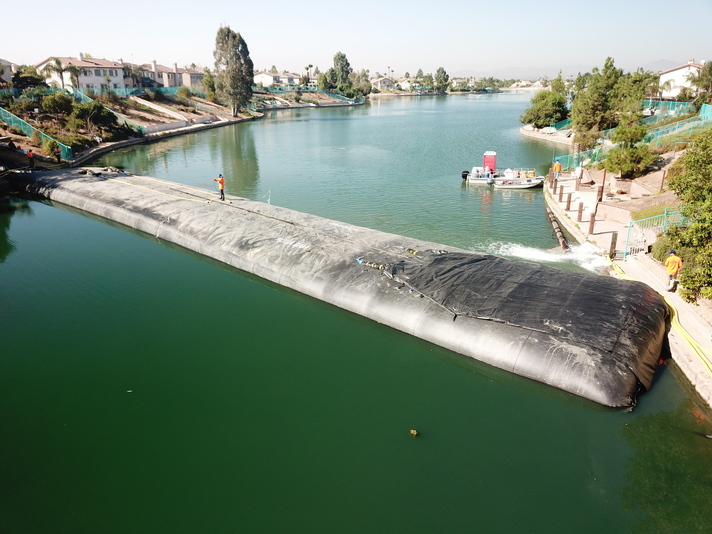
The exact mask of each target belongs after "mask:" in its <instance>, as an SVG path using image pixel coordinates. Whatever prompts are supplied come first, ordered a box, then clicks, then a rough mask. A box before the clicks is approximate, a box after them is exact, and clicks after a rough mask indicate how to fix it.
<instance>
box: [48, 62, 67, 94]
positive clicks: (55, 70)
mask: <svg viewBox="0 0 712 534" xmlns="http://www.w3.org/2000/svg"><path fill="white" fill-rule="evenodd" d="M65 72H67V67H65V66H64V65H63V64H62V61H61V60H60V59H59V58H57V57H52V58H50V63H47V65H45V66H44V68H43V69H42V74H43V75H44V76H45V78H49V77H50V76H52V75H53V74H56V75H57V76H59V81H60V82H61V83H62V89H64V73H65Z"/></svg>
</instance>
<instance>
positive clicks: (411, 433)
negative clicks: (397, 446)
mask: <svg viewBox="0 0 712 534" xmlns="http://www.w3.org/2000/svg"><path fill="white" fill-rule="evenodd" d="M410 435H411V436H413V437H415V436H417V435H418V431H417V430H412V429H411V431H410Z"/></svg>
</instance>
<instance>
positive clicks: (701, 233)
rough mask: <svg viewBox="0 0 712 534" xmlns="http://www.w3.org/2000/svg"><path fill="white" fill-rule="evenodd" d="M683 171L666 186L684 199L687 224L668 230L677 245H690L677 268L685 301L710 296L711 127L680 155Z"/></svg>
mask: <svg viewBox="0 0 712 534" xmlns="http://www.w3.org/2000/svg"><path fill="white" fill-rule="evenodd" d="M680 162H681V163H680V164H681V167H682V172H680V173H676V174H673V173H671V175H672V176H671V177H670V178H669V179H668V187H669V188H670V189H672V190H673V191H675V193H676V194H677V196H678V198H679V199H680V200H682V202H683V211H682V213H683V215H684V217H685V219H686V220H687V226H685V227H677V228H673V229H671V230H668V236H669V237H670V238H671V240H672V241H673V243H675V246H676V247H678V246H679V247H689V248H690V249H692V255H693V257H692V258H689V257H685V258H684V259H685V266H684V267H683V269H682V271H680V295H681V296H682V298H683V299H685V300H686V301H688V302H694V301H695V300H697V299H698V298H699V297H704V298H707V299H709V298H712V180H710V176H712V131H707V132H705V133H704V134H702V135H700V136H699V137H698V138H697V139H696V140H695V145H694V147H692V148H689V149H687V150H686V151H685V154H684V155H683V156H682V157H681V158H680Z"/></svg>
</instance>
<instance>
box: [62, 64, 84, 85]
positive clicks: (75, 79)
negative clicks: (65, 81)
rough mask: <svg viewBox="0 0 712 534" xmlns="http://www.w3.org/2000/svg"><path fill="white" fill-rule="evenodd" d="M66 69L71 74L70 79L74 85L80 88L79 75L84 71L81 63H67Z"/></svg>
mask: <svg viewBox="0 0 712 534" xmlns="http://www.w3.org/2000/svg"><path fill="white" fill-rule="evenodd" d="M64 70H65V72H66V73H67V74H69V81H70V82H71V84H72V87H73V88H75V89H79V75H80V74H81V73H82V68H81V67H80V66H79V65H67V66H66V67H65V68H64Z"/></svg>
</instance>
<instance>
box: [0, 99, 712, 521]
mask: <svg viewBox="0 0 712 534" xmlns="http://www.w3.org/2000/svg"><path fill="white" fill-rule="evenodd" d="M529 98H530V95H526V94H525V95H517V94H498V95H480V96H475V95H453V96H450V97H427V98H401V99H385V98H382V99H377V100H376V99H374V101H373V102H371V103H369V104H367V105H365V106H359V107H354V108H330V109H300V110H292V111H280V112H274V113H273V114H271V115H270V116H268V117H266V118H265V119H264V120H260V121H256V122H250V123H242V124H238V125H234V126H227V127H222V128H217V129H213V130H208V131H204V132H200V133H195V134H190V135H185V136H181V137H176V138H172V139H169V140H166V141H162V142H158V143H153V144H150V145H144V146H139V147H134V148H131V149H128V150H123V151H119V152H116V153H113V154H110V155H108V156H105V157H104V158H103V159H102V160H101V162H100V164H101V165H116V166H121V167H123V168H125V169H126V170H129V171H131V172H134V173H138V174H146V175H150V176H156V177H159V178H165V179H170V180H174V181H177V182H181V183H187V184H191V185H195V186H198V187H204V188H206V189H209V190H213V187H214V182H213V179H214V178H216V177H217V175H218V173H222V174H223V175H224V176H225V178H226V191H227V193H228V194H232V195H239V196H244V197H247V198H250V199H253V200H261V201H264V202H270V203H272V204H275V205H280V206H284V207H288V208H292V209H296V210H299V211H305V212H309V213H314V214H317V215H320V216H324V217H328V218H331V219H336V220H340V221H344V222H348V223H351V224H357V225H361V226H367V227H371V228H376V229H378V230H382V231H387V232H392V233H397V234H403V235H406V236H411V237H413V238H417V239H424V240H429V241H435V242H439V243H443V244H447V245H451V246H457V247H461V248H464V249H468V250H474V251H479V252H490V253H495V254H499V255H504V256H507V257H511V258H513V259H516V260H532V261H539V262H543V263H547V264H550V265H558V266H560V267H562V268H566V269H573V270H584V269H587V270H595V269H596V266H597V265H600V259H598V258H597V257H596V256H595V255H594V254H592V253H591V252H590V251H589V250H588V249H586V248H585V247H579V248H577V250H576V252H575V253H574V254H571V255H566V256H564V255H563V254H560V253H559V252H557V251H556V247H557V244H558V242H557V240H556V238H555V236H554V234H553V231H552V228H551V225H550V223H549V221H548V219H547V216H546V213H545V210H544V203H543V197H542V191H499V190H498V191H494V190H491V189H489V188H486V187H482V186H468V185H465V184H463V183H462V179H461V177H460V173H461V172H462V171H463V170H465V169H469V168H471V167H472V166H473V165H480V164H481V161H482V154H483V152H484V151H486V150H495V151H497V153H498V166H500V167H536V168H537V169H538V170H539V171H540V172H545V171H546V169H547V168H548V166H549V164H550V162H551V159H552V156H553V155H559V154H561V153H564V152H563V149H562V148H560V147H557V146H556V145H549V144H547V143H542V142H538V141H532V140H527V139H524V138H521V137H520V135H519V132H518V129H519V124H518V118H519V116H520V115H521V114H522V113H523V111H524V109H525V108H526V107H527V105H528V102H529ZM213 191H214V190H213ZM215 194H216V196H217V192H215ZM4 208H5V209H3V210H1V211H0V297H1V298H2V305H1V306H0V325H2V332H3V336H2V339H3V344H2V351H1V353H0V354H1V355H0V422H1V423H2V439H1V440H0V469H1V471H0V480H2V484H0V488H2V489H0V491H1V492H2V499H0V530H1V531H2V532H7V533H46V532H52V533H73V534H75V533H84V532H87V533H97V532H101V533H104V532H106V533H113V532H117V533H118V532H136V533H161V532H166V533H169V532H170V533H184V532H185V533H189V532H190V533H194V532H210V533H223V532H226V533H227V532H240V533H242V532H310V533H313V532H345V533H352V532H353V533H364V532H369V533H381V532H382V533H392V532H428V533H429V532H484V533H489V532H503V533H508V532H542V533H571V532H576V533H592V534H593V533H600V532H607V533H628V532H641V533H657V532H665V533H670V532H679V533H691V532H706V531H707V529H708V528H709V524H710V523H711V522H712V512H710V510H711V509H712V507H710V506H709V502H708V501H709V495H710V491H709V480H710V476H711V475H712V441H711V440H708V439H706V438H705V437H704V435H705V434H712V425H710V422H709V420H708V419H707V418H706V416H705V413H706V412H705V410H704V409H703V408H701V407H700V406H699V405H698V404H697V401H696V399H695V398H694V396H692V395H689V394H688V393H687V390H686V388H684V387H682V386H681V385H679V384H678V382H677V380H676V378H675V375H674V374H673V373H672V372H670V370H668V369H666V368H662V369H661V371H660V373H659V374H658V376H657V378H656V382H655V384H654V386H653V388H652V390H651V391H650V392H649V393H647V394H645V395H643V396H642V397H641V398H640V402H639V405H638V406H637V407H636V408H635V410H633V411H632V412H626V411H617V410H611V409H607V408H603V407H601V406H598V405H595V404H593V403H591V402H589V401H585V400H583V399H579V398H576V397H574V396H571V395H569V394H566V393H564V392H561V391H558V390H555V389H553V388H550V387H547V386H544V385H542V384H538V383H535V382H532V381H530V380H527V379H524V378H521V377H517V376H514V375H511V374H509V373H506V372H503V371H499V370H497V369H493V368H491V367H489V366H487V365H484V364H480V363H478V362H476V361H473V360H471V359H468V358H466V357H463V356H460V355H458V354H454V353H451V352H449V351H447V350H444V349H442V348H440V347H437V346H434V345H430V344H428V343H426V342H424V341H421V340H419V339H415V338H412V337H410V336H408V335H406V334H403V333H401V332H397V331H394V330H391V329H389V328H386V327H383V326H381V325H379V324H376V323H374V322H372V321H369V320H367V319H364V318H362V317H359V316H356V315H353V314H350V313H348V312H345V311H343V310H340V309H338V308H334V307H332V306H330V305H327V304H324V303H322V302H319V301H316V300H313V299H311V298H309V297H306V296H303V295H300V294H297V293H294V292H292V291H290V290H287V289H285V288H282V287H279V286H276V285H274V284H271V283H269V282H266V281H263V280H260V279H258V278H255V277H253V276H250V275H246V274H244V273H241V272H238V271H236V270H234V269H231V268H229V267H227V266H224V265H221V264H219V263H217V262H214V261H212V260H209V259H206V258H203V257H200V256H198V255H196V254H194V253H191V252H187V251H184V250H182V249H180V248H179V247H176V246H173V245H171V244H166V243H162V242H159V241H158V240H156V239H154V238H152V237H151V236H146V235H143V234H138V233H136V232H133V231H130V230H127V229H125V228H122V227H121V226H120V225H117V224H114V223H110V222H108V221H103V220H101V219H99V218H96V217H93V216H88V215H85V214H82V213H80V212H77V211H76V210H73V209H69V208H66V207H63V206H60V205H53V204H51V203H42V202H36V201H23V200H19V199H12V200H11V201H10V202H6V203H5V204H4ZM411 429H416V430H418V432H419V435H418V436H417V437H412V436H411V435H410V430H411Z"/></svg>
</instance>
